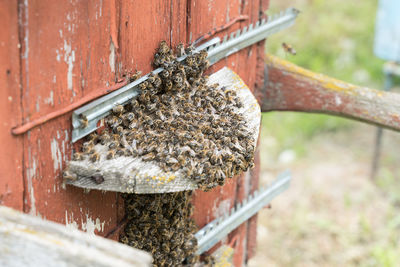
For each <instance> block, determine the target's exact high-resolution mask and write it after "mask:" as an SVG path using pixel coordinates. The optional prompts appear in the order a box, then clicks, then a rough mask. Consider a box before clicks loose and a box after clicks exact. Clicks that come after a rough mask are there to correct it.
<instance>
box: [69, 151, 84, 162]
mask: <svg viewBox="0 0 400 267" xmlns="http://www.w3.org/2000/svg"><path fill="white" fill-rule="evenodd" d="M72 159H73V160H84V159H85V156H84V154H82V153H79V152H75V153H74V155H73V156H72Z"/></svg>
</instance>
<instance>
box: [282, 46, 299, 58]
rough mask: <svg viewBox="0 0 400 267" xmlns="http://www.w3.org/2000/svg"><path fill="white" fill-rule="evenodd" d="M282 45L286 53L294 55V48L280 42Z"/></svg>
mask: <svg viewBox="0 0 400 267" xmlns="http://www.w3.org/2000/svg"><path fill="white" fill-rule="evenodd" d="M282 47H283V50H285V52H286V53H290V54H292V55H293V56H295V55H296V50H294V48H293V47H292V46H291V45H290V44H287V43H282Z"/></svg>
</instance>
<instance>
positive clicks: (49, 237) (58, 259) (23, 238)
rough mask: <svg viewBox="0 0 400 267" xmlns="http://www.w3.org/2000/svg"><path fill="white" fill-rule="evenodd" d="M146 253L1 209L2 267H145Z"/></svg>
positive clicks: (147, 255)
mask: <svg viewBox="0 0 400 267" xmlns="http://www.w3.org/2000/svg"><path fill="white" fill-rule="evenodd" d="M151 262H152V258H151V256H150V254H148V253H147V252H144V251H141V250H138V249H134V248H131V247H129V246H126V245H123V244H120V243H118V242H115V241H111V240H108V239H105V238H102V237H98V236H92V235H89V234H87V233H84V232H82V231H79V230H77V229H72V228H67V227H65V226H64V225H61V224H57V223H54V222H50V221H46V220H42V219H40V218H38V217H34V216H31V215H27V214H23V213H21V212H18V211H16V210H13V209H10V208H7V207H3V206H0V266H1V267H23V266H30V267H36V266H37V267H47V266H49V267H50V266H52V267H53V266H57V267H64V266H65V267H67V266H82V267H90V266H93V267H94V266H96V267H99V266H100V267H103V266H104V267H105V266H121V267H125V266H126V267H127V266H130V267H136V266H137V267H139V266H140V267H142V266H143V267H144V266H150V265H151Z"/></svg>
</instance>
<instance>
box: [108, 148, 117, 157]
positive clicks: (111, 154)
mask: <svg viewBox="0 0 400 267" xmlns="http://www.w3.org/2000/svg"><path fill="white" fill-rule="evenodd" d="M115 154H116V150H115V149H111V150H109V151H108V152H107V156H106V158H107V159H113V158H115Z"/></svg>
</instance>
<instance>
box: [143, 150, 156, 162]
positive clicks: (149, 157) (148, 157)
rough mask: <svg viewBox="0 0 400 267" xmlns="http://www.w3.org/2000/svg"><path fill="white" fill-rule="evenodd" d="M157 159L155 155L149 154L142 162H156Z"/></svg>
mask: <svg viewBox="0 0 400 267" xmlns="http://www.w3.org/2000/svg"><path fill="white" fill-rule="evenodd" d="M155 158H156V155H155V154H154V153H153V152H151V153H148V154H146V155H144V156H142V160H143V161H152V160H154V159H155Z"/></svg>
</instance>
